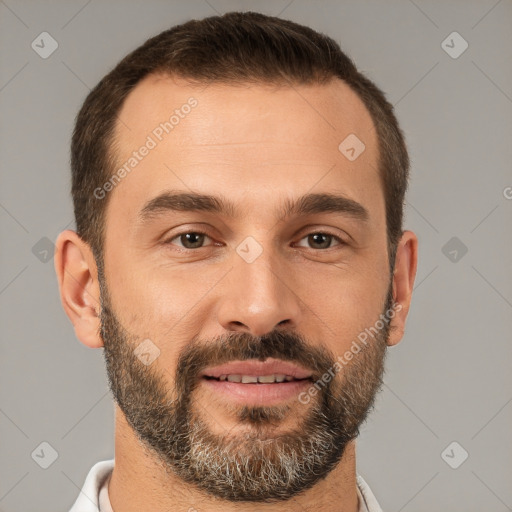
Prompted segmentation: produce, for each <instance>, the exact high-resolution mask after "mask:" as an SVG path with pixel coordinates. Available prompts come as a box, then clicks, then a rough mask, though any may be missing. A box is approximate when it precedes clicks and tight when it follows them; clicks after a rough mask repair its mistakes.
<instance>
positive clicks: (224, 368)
mask: <svg viewBox="0 0 512 512" xmlns="http://www.w3.org/2000/svg"><path fill="white" fill-rule="evenodd" d="M230 374H231V375H251V376H256V377H257V376H260V375H272V374H281V375H290V376H291V377H294V378H295V379H309V378H311V376H312V373H311V372H310V371H308V370H306V369H305V368H302V367H301V366H298V365H296V364H294V363H291V362H289V361H282V360H280V359H273V358H268V359H266V360H265V361H258V360H256V359H250V360H248V361H231V362H229V363H226V364H222V365H220V366H213V367H209V368H206V369H205V370H203V371H202V372H201V373H200V377H215V378H217V379H218V378H219V377H220V376H221V375H230ZM244 385H245V386H249V385H250V384H244ZM262 385H263V384H260V386H262Z"/></svg>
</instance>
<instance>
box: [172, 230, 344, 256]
mask: <svg viewBox="0 0 512 512" xmlns="http://www.w3.org/2000/svg"><path fill="white" fill-rule="evenodd" d="M190 233H193V234H195V235H205V236H207V237H208V238H210V239H211V240H213V237H211V236H210V235H209V234H208V233H207V232H205V231H201V230H188V231H182V232H181V233H177V234H176V235H174V236H173V237H172V238H169V239H168V240H167V241H165V242H164V245H174V244H172V243H171V242H172V240H175V239H176V238H180V237H181V236H183V235H187V234H190ZM311 235H327V236H330V237H332V238H334V239H335V240H336V241H337V242H338V245H335V246H333V247H327V248H326V249H313V248H311V247H309V248H308V249H310V250H312V251H328V250H329V249H333V248H334V247H340V246H344V245H347V244H346V242H345V241H344V240H343V239H342V238H340V237H339V236H338V235H335V234H334V233H331V232H329V231H311V232H310V233H307V234H305V235H304V236H303V237H302V238H301V239H300V240H299V241H301V240H303V239H304V238H307V237H308V236H311ZM177 247H178V249H177V250H179V251H180V252H186V251H198V250H199V249H205V247H204V246H203V247H197V248H195V249H190V248H187V247H181V246H177Z"/></svg>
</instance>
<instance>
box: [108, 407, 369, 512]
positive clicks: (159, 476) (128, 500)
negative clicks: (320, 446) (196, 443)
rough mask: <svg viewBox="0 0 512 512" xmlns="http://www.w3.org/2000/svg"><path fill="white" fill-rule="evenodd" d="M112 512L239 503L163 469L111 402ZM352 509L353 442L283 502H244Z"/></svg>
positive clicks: (250, 509) (223, 507)
mask: <svg viewBox="0 0 512 512" xmlns="http://www.w3.org/2000/svg"><path fill="white" fill-rule="evenodd" d="M108 491H109V498H110V503H111V505H112V509H113V510H114V512H139V511H140V510H151V511H152V512H164V511H165V512H177V511H184V510H186V511H191V512H194V511H195V512H198V511H201V512H218V511H222V512H235V511H239V510H240V503H239V502H229V501H225V500H221V499H220V498H216V497H214V496H209V495H205V494H203V493H202V492H200V491H199V490H198V489H196V488H195V487H193V486H191V485H190V484H187V483H186V482H183V481H182V480H181V479H180V478H179V477H177V476H174V477H173V476H172V474H171V475H170V474H169V473H167V472H166V471H165V470H164V469H163V468H162V466H161V463H160V462H159V461H158V460H157V458H156V456H155V455H154V454H152V453H151V452H149V451H148V450H147V448H146V447H145V446H144V445H143V444H142V443H141V442H140V441H139V440H138V438H137V437H136V435H135V434H134V432H133V430H132V429H131V427H130V426H129V425H128V423H127V422H126V419H125V417H124V415H123V413H122V412H121V411H120V409H119V407H118V406H117V405H116V436H115V466H114V471H113V472H112V475H111V478H110V482H109V485H108ZM292 503H293V509H294V510H322V511H323V512H340V511H343V512H357V511H358V506H359V505H358V497H357V488H356V464H355V441H352V442H350V443H349V444H348V445H347V447H346V449H345V452H344V454H343V457H342V459H341V461H340V463H339V464H338V465H337V466H336V468H335V469H334V470H333V471H331V473H329V474H328V475H327V477H326V478H325V479H324V480H321V481H320V482H318V483H317V484H316V485H315V486H314V487H312V488H311V489H308V490H307V491H305V492H303V493H301V494H300V495H298V496H296V497H294V498H292V499H291V500H288V501H283V502H274V503H251V502H244V503H243V510H244V512H256V511H258V512H263V511H264V512H281V511H287V510H290V505H291V504H292Z"/></svg>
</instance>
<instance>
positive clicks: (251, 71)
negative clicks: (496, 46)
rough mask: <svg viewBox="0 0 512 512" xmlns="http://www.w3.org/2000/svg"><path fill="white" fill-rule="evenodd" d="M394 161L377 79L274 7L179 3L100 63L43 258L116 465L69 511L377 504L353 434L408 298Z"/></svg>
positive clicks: (411, 258) (399, 154) (413, 242)
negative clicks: (54, 238)
mask: <svg viewBox="0 0 512 512" xmlns="http://www.w3.org/2000/svg"><path fill="white" fill-rule="evenodd" d="M408 168H409V160H408V156H407V150H406V146H405V143H404V139H403V135H402V132H401V131H400V128H399V127H398V124H397V121H396V119H395V116H394V114H393V110H392V107H391V106H390V104H389V103H388V102H387V101H386V99H385V98H384V96H383V94H382V92H381V91H380V90H379V89H378V88H377V87H376V86H375V85H374V84H373V83H372V82H370V81H369V80H368V79H367V78H365V77H364V76H363V75H362V74H360V73H359V72H358V71H357V70H356V68H355V66H354V64H353V63H352V62H351V60H350V59H349V58H348V57H347V56H346V55H345V54H344V53H342V51H341V50H340V49H339V47H338V46H337V44H336V43H335V42H334V41H332V40H331V39H329V38H327V37H325V36H323V35H321V34H318V33H316V32H314V31H313V30H311V29H309V28H307V27H303V26H300V25H297V24H295V23H292V22H290V21H284V20H281V19H278V18H272V17H267V16H264V15H262V14H257V13H236V12H234V13H229V14H226V15H224V16H222V17H211V18H207V19H204V20H201V21H191V22H188V23H185V24H183V25H180V26H177V27H174V28H172V29H170V30H168V31H166V32H163V33H161V34H160V35H158V36H156V37H154V38H152V39H150V40H148V41H147V42H146V43H145V44H144V45H142V46H141V47H140V48H138V49H136V50H135V51H134V52H132V53H131V54H129V55H128V56H127V57H125V58H124V59H123V60H122V61H121V62H120V63H119V64H118V65H117V67H116V68H115V69H114V70H113V71H111V72H110V73H109V74H108V75H107V76H106V77H105V78H104V79H103V80H101V82H100V83H99V84H98V85H97V86H96V88H95V89H93V90H92V91H91V93H90V94H89V96H88V97H87V99H86V101H85V103H84V105H83V107H82V109H81V110H80V112H79V114H78V117H77V120H76V126H75V131H74V134H73V140H72V173H73V185H72V193H73V200H74V206H75V217H76V225H77V232H76V233H75V232H74V231H70V230H68V231H64V232H63V233H61V234H60V236H59V238H58V242H57V251H56V259H55V265H56V271H57V275H58V280H59V286H60V292H61V299H62V303H63V306H64V309H65V311H66V313H67V314H68V316H69V317H70V319H71V321H72V323H73V325H74V328H75V331H76V335H77V337H78V338H79V340H80V341H81V342H82V343H83V344H85V345H86V346H88V347H91V348H99V347H104V353H105V361H106V368H107V374H108V379H109V385H110V388H111V390H112V393H113V396H114V398H115V401H116V436H115V464H114V460H110V461H102V462H99V463H98V464H96V465H95V466H94V467H93V468H92V469H91V471H90V473H89V475H88V476H87V479H86V482H85V484H84V487H83V489H82V492H81V494H80V496H79V497H78V499H77V501H76V503H75V504H74V506H73V508H72V512H86V511H93V510H94V511H97V510H100V511H101V512H110V511H112V510H113V511H115V512H134V511H137V512H140V511H143V510H151V511H152V512H163V511H164V510H165V511H169V512H174V511H189V512H191V511H198V512H203V511H204V512H213V511H225V512H226V511H227V512H231V511H235V510H244V511H245V512H251V511H265V512H267V511H268V512H277V511H284V510H286V511H289V510H292V511H305V510H312V509H313V508H314V509H315V510H321V511H323V512H334V511H337V512H338V511H344V512H357V511H369V512H375V511H379V510H381V509H380V507H379V505H378V503H377V500H376V499H375V497H374V496H373V494H372V492H371V490H370V488H369V486H368V485H367V484H366V482H365V481H364V480H363V478H362V477H361V476H360V475H359V474H357V472H356V459H355V439H356V437H357V435H358V433H359V428H360V426H361V424H362V423H363V422H364V420H365V419H366V417H367V414H368V412H369V411H370V409H371V408H372V405H373V402H374V398H375V395H376V393H377V392H378V390H379V388H380V386H381V384H382V375H383V368H384V358H385V354H386V348H387V346H392V345H395V344H397V343H398V342H399V341H400V340H401V338H402V336H403V333H404V327H405V322H406V317H407V314H408V311H409V305H410V300H411V293H412V288H413V283H414V278H415V273H416V261H417V239H416V237H415V235H414V234H413V233H412V232H410V231H403V230H402V214H403V201H404V194H405V191H406V188H407V181H408Z"/></svg>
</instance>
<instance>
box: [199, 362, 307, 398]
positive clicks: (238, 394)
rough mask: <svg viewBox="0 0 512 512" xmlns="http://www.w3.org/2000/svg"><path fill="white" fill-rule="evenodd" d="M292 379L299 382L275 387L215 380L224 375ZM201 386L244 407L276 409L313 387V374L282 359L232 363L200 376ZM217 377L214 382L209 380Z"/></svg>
mask: <svg viewBox="0 0 512 512" xmlns="http://www.w3.org/2000/svg"><path fill="white" fill-rule="evenodd" d="M230 374H231V375H250V376H255V377H257V376H263V375H272V374H280V375H289V376H291V377H294V378H295V379H301V380H292V381H284V382H275V383H272V384H262V383H257V384H242V383H238V382H229V381H226V380H225V381H221V380H215V379H218V378H219V377H220V376H221V375H230ZM200 377H201V382H202V383H203V384H204V385H205V386H207V387H208V389H209V390H210V391H212V392H213V393H215V394H220V395H221V396H222V397H223V398H227V399H228V400H229V401H231V402H234V403H237V404H240V405H247V404H251V405H262V406H263V405H267V406H269V405H276V404H280V403H281V404H282V403H283V402H286V401H289V400H292V399H293V398H297V396H298V395H299V393H300V392H301V391H303V390H305V389H306V388H307V387H309V386H311V384H312V379H311V377H312V373H311V372H310V371H308V370H306V369H305V368H302V367H301V366H298V365H296V364H294V363H291V362H288V361H281V360H279V359H272V358H269V359H266V360H265V361H258V360H249V361H232V362H230V363H226V364H223V365H220V366H215V367H210V368H206V369H205V370H203V371H202V372H201V373H200ZM207 377H214V378H207Z"/></svg>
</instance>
